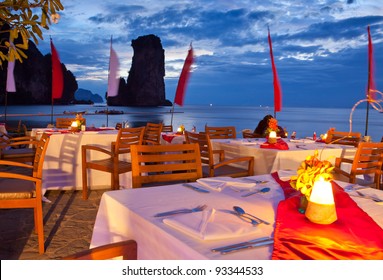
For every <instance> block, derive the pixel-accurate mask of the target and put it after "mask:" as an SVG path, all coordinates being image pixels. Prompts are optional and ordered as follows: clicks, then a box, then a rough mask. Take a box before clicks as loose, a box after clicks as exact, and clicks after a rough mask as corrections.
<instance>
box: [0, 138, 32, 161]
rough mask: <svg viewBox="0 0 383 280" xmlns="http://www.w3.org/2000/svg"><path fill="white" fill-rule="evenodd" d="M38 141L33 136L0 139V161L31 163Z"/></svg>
mask: <svg viewBox="0 0 383 280" xmlns="http://www.w3.org/2000/svg"><path fill="white" fill-rule="evenodd" d="M37 144H38V141H37V140H36V137H33V136H20V137H12V136H10V135H6V136H5V135H4V134H3V135H2V137H0V159H2V160H9V161H15V162H22V163H32V162H33V161H34V158H35V153H36V146H37Z"/></svg>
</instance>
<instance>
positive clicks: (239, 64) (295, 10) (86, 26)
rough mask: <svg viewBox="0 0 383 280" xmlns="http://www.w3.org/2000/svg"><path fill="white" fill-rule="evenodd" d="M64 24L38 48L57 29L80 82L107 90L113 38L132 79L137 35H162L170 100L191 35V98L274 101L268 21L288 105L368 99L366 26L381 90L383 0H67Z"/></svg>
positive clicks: (45, 48)
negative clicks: (110, 48) (193, 56)
mask: <svg viewBox="0 0 383 280" xmlns="http://www.w3.org/2000/svg"><path fill="white" fill-rule="evenodd" d="M62 4H63V5H64V7H65V10H64V11H63V12H61V13H60V15H61V19H60V21H59V23H58V24H56V25H52V26H51V28H50V30H48V31H46V32H45V33H44V41H42V42H40V44H39V45H38V48H39V49H40V51H41V52H42V53H43V54H47V53H49V52H50V48H49V36H51V37H52V39H53V42H54V44H55V46H56V49H57V51H58V52H59V55H60V59H61V62H62V63H64V64H65V65H66V67H67V69H69V70H70V71H72V72H73V74H74V75H75V76H76V78H77V82H78V85H79V88H84V89H89V90H91V91H92V92H93V93H97V94H100V95H101V96H104V94H105V92H106V89H107V77H108V61H109V47H110V38H111V36H113V47H114V49H115V50H116V52H117V55H118V57H119V61H120V76H121V77H124V78H125V79H126V78H127V76H128V72H129V70H130V67H131V60H132V56H133V49H132V47H131V41H132V40H133V39H136V38H138V37H139V36H143V35H149V34H154V35H156V36H158V37H159V38H160V39H161V42H162V46H163V48H164V50H165V71H166V76H165V85H166V98H167V99H169V100H170V101H173V100H174V94H175V90H176V85H177V81H178V78H179V75H180V72H181V69H182V66H183V62H184V59H185V58H186V55H187V51H188V49H189V45H190V43H191V42H192V45H193V49H194V53H195V63H194V65H193V70H192V74H191V77H190V80H189V84H188V86H187V91H186V96H185V105H188V104H190V105H194V104H197V105H204V104H210V103H211V104H214V105H249V106H273V100H274V99H273V76H272V70H271V61H270V54H269V46H268V41H267V27H268V26H269V28H270V34H271V38H272V42H273V52H274V59H275V64H276V68H277V72H278V76H279V80H280V83H281V87H282V96H283V97H282V108H283V106H286V107H305V106H307V107H312V106H314V107H322V106H331V107H352V105H353V104H354V103H355V102H357V101H358V100H360V99H363V98H364V97H365V92H366V87H367V75H368V51H367V48H368V38H367V26H368V25H370V28H371V36H372V41H373V46H374V61H375V82H376V85H377V89H378V90H380V91H383V1H381V0H342V1H333V0H318V1H315V0H313V1H311V0H291V1H286V0H279V1H271V0H262V1H258V0H247V1H246V0H235V1H233V0H221V1H198V0H175V1H173V0H171V1H169V0H165V1H158V0H141V1H130V0H122V1H109V0H102V1H101V0H92V1H89V0H62Z"/></svg>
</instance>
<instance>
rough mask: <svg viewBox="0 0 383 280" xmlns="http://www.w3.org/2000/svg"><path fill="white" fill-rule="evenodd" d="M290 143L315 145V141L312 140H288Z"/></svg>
mask: <svg viewBox="0 0 383 280" xmlns="http://www.w3.org/2000/svg"><path fill="white" fill-rule="evenodd" d="M290 142H293V143H307V144H312V143H315V141H314V140H312V139H290Z"/></svg>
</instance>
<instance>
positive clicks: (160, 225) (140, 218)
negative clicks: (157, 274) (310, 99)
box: [90, 170, 383, 260]
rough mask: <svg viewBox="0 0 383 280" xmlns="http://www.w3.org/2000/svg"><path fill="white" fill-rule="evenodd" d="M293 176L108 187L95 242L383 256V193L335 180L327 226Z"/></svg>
mask: <svg viewBox="0 0 383 280" xmlns="http://www.w3.org/2000/svg"><path fill="white" fill-rule="evenodd" d="M291 174H292V172H291V171H285V170H280V171H278V172H274V173H272V174H265V175H257V176H251V177H244V178H230V177H214V178H201V179H198V181H197V182H193V183H189V184H187V185H185V184H184V185H183V184H177V185H164V186H158V187H147V188H139V189H126V190H117V191H108V192H105V193H104V194H103V196H102V198H101V201H100V206H99V210H98V213H97V217H96V221H95V225H94V229H93V234H92V239H91V244H90V247H91V248H93V247H97V246H101V245H104V244H109V243H114V242H118V241H122V240H128V239H134V240H136V241H137V244H138V259H149V260H153V259H159V260H166V259H174V260H192V259H195V260H204V259H212V260H235V259H248V260H250V259H252V260H254V259H260V260H270V259H275V260H278V259H383V229H382V227H383V211H382V210H383V208H382V207H383V202H378V201H379V200H378V198H380V199H382V201H383V192H382V191H379V190H376V189H366V188H364V189H359V190H358V188H357V187H360V186H357V185H350V184H349V183H346V182H340V181H333V182H332V188H333V191H334V200H335V205H337V206H336V212H337V220H336V221H335V222H333V223H332V224H326V225H323V224H318V223H313V222H311V221H310V220H308V219H307V218H306V217H305V215H304V214H302V213H301V212H299V211H298V208H299V207H298V206H299V200H300V199H299V197H300V195H299V193H297V192H298V191H297V190H295V189H293V188H292V187H290V183H289V180H290V176H291ZM359 193H362V194H363V197H362V196H360V195H359ZM371 197H374V198H376V199H375V200H372V199H369V198H371Z"/></svg>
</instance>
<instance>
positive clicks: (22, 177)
mask: <svg viewBox="0 0 383 280" xmlns="http://www.w3.org/2000/svg"><path fill="white" fill-rule="evenodd" d="M0 178H9V179H19V180H25V181H31V182H35V183H38V182H42V179H41V178H37V177H33V176H28V175H23V174H19V173H12V172H0Z"/></svg>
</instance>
